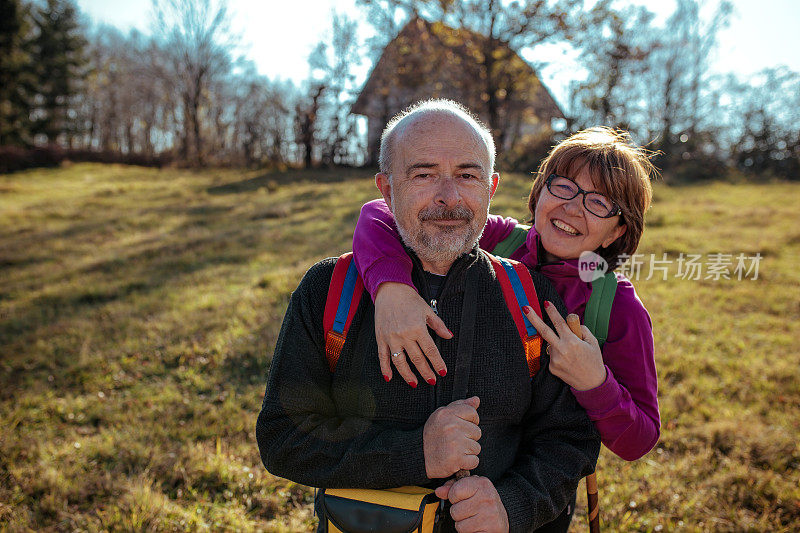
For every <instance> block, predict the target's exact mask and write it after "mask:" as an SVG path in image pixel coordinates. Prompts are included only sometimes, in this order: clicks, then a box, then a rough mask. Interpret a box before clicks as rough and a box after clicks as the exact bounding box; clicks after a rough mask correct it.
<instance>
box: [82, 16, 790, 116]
mask: <svg viewBox="0 0 800 533" xmlns="http://www.w3.org/2000/svg"><path fill="white" fill-rule="evenodd" d="M77 3H78V6H79V7H80V9H81V11H82V12H83V13H84V15H85V16H86V17H87V18H88V19H89V20H92V21H94V22H103V23H107V24H111V25H114V26H117V27H119V28H121V29H129V28H133V27H135V28H138V29H140V30H142V31H144V32H147V31H148V28H149V21H150V11H151V7H150V6H151V0H126V1H125V2H110V1H108V0H77ZM634 3H636V4H640V5H645V6H646V7H647V8H648V9H650V10H651V11H653V12H655V13H656V15H657V18H656V20H657V21H658V20H663V19H665V18H666V17H668V16H669V14H670V13H671V12H672V9H673V6H674V4H673V2H672V1H671V0H635V2H634ZM706 4H707V5H711V6H713V5H716V2H715V1H713V0H712V1H707V2H706ZM733 4H734V14H733V16H732V20H731V23H730V25H729V26H728V27H727V28H725V29H723V30H722V31H720V33H719V35H718V39H719V46H718V48H717V51H716V53H715V57H714V58H713V61H712V70H713V71H715V72H717V73H728V72H733V73H735V74H737V75H739V76H749V75H751V74H753V73H755V72H757V71H759V70H761V69H763V68H766V67H775V66H779V65H785V66H787V67H789V68H790V69H791V70H793V71H795V72H800V31H798V28H800V0H733ZM228 5H229V10H230V11H231V14H232V26H233V28H234V29H235V30H236V31H237V32H238V33H239V35H240V38H241V42H242V43H243V45H244V48H243V51H242V52H243V54H244V55H245V56H246V57H248V58H249V59H251V60H252V61H253V62H254V63H255V64H256V67H257V68H258V71H259V72H260V73H261V74H263V75H266V76H268V77H270V78H273V79H275V78H280V79H290V80H293V81H295V82H300V81H302V80H303V79H305V78H307V77H308V74H309V71H308V62H307V59H308V55H309V53H310V52H311V50H312V48H313V47H314V45H315V44H316V43H317V42H318V41H319V40H320V39H321V38H323V37H324V36H325V34H326V32H330V26H331V13H332V11H333V10H334V9H335V10H336V11H337V12H338V13H344V14H347V15H349V16H351V17H352V18H356V19H357V20H359V22H360V24H361V26H362V27H363V35H364V36H368V35H371V34H372V30H371V27H370V26H369V24H368V22H366V20H365V19H364V17H363V15H362V13H361V11H360V10H359V9H357V8H356V7H355V0H228ZM365 55H366V54H365ZM523 57H525V58H526V59H528V60H530V61H546V62H548V65H547V66H546V67H544V68H543V69H542V70H541V72H540V77H541V78H542V80H543V81H544V83H545V85H547V86H548V87H549V88H550V90H551V92H552V93H553V96H554V97H555V98H556V100H558V101H559V103H562V104H563V103H565V101H566V90H567V87H568V85H569V83H570V82H571V81H573V80H574V79H576V76H577V75H578V74H576V73H578V72H580V69H579V68H577V66H576V64H575V63H574V60H573V59H572V56H571V54H569V53H567V52H565V51H564V50H563V49H560V48H557V47H547V48H544V49H542V50H539V49H537V51H536V53H535V54H533V53H523ZM370 67H371V65H370V64H369V63H365V64H364V65H363V66H362V67H361V69H360V71H359V77H360V78H361V80H363V79H365V78H366V75H367V74H368V73H369V69H370Z"/></svg>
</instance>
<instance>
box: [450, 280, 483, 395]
mask: <svg viewBox="0 0 800 533" xmlns="http://www.w3.org/2000/svg"><path fill="white" fill-rule="evenodd" d="M478 270H479V269H478V267H477V266H476V265H473V266H472V267H471V268H470V269H469V270H468V271H467V278H466V283H465V284H464V301H463V303H462V306H461V324H459V326H458V354H457V355H456V365H455V373H454V374H453V398H452V400H451V401H454V400H463V399H464V398H466V396H467V386H468V384H469V374H470V368H471V366H472V353H473V351H474V350H473V345H474V340H475V317H476V316H477V314H478V280H477V274H478Z"/></svg>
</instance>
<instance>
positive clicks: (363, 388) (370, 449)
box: [256, 100, 599, 531]
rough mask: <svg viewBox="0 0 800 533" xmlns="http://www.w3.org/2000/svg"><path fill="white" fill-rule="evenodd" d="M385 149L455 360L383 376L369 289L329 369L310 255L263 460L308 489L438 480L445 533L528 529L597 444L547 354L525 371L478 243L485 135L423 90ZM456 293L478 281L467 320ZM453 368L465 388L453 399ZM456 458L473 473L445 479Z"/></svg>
mask: <svg viewBox="0 0 800 533" xmlns="http://www.w3.org/2000/svg"><path fill="white" fill-rule="evenodd" d="M381 161H382V166H381V172H379V173H378V174H377V175H376V176H375V182H376V184H377V186H378V188H379V189H380V191H381V193H382V194H383V196H384V198H385V199H386V202H387V204H388V205H389V206H390V207H391V209H392V211H393V213H394V216H395V218H396V221H397V226H398V230H399V231H400V234H401V236H402V238H403V241H404V244H405V245H406V247H407V251H408V254H409V256H410V257H411V259H412V261H413V264H414V272H413V279H414V282H415V285H416V287H417V288H418V290H419V291H420V293H421V294H422V295H423V296H424V297H426V298H427V299H428V300H431V301H432V303H434V304H435V306H436V307H437V312H438V313H439V315H440V316H441V317H442V318H443V319H444V320H445V322H446V323H447V324H450V325H451V327H452V328H453V333H454V338H453V339H450V340H443V339H440V340H439V342H440V346H439V349H440V353H441V355H442V357H443V358H444V360H445V362H446V364H447V367H448V368H450V369H451V372H450V373H449V374H447V375H445V376H442V377H440V378H439V379H438V380H435V381H434V380H431V381H430V382H429V384H428V385H424V384H423V385H421V386H420V387H418V388H410V387H407V386H405V383H402V382H400V380H394V381H392V382H388V383H386V382H384V380H382V379H381V378H380V369H379V366H378V364H379V363H378V356H377V346H376V341H375V333H374V331H375V328H374V314H373V313H374V307H373V305H372V302H371V300H370V299H369V297H368V296H367V295H366V293H365V294H364V296H362V298H361V301H360V302H359V304H358V310H357V312H356V314H355V316H354V318H353V321H352V325H351V326H350V330H349V333H348V335H347V340H346V342H345V344H344V347H343V349H342V352H341V356H340V358H339V360H338V363H337V365H336V368H335V370H334V371H333V372H331V370H330V369H329V366H328V363H327V361H326V357H325V340H324V338H323V337H324V335H323V328H322V321H323V310H324V307H325V302H326V295H327V291H328V287H329V283H330V280H331V276H332V271H333V267H334V263H335V260H333V259H328V260H325V261H322V262H320V263H317V264H316V265H314V266H313V267H312V268H311V269H310V270H309V271H308V272H307V273H306V275H305V277H304V278H303V280H302V281H301V283H300V286H299V287H298V288H297V290H296V291H295V292H294V293H293V294H292V298H291V301H290V303H289V308H288V310H287V312H286V316H285V318H284V322H283V327H282V329H281V333H280V336H279V338H278V343H277V346H276V349H275V354H274V357H273V360H272V367H271V370H270V377H269V383H268V386H267V393H266V396H265V398H264V404H263V407H262V410H261V413H260V415H259V417H258V422H257V426H256V435H257V438H258V444H259V449H260V451H261V457H262V460H263V462H264V465H265V466H266V467H267V469H268V470H269V471H270V472H272V473H273V474H275V475H278V476H282V477H285V478H288V479H291V480H294V481H296V482H299V483H304V484H307V485H312V486H316V487H351V488H389V487H397V486H403V485H421V486H427V487H431V488H437V491H436V493H437V495H439V497H441V498H444V499H447V500H449V501H450V503H451V504H452V506H451V507H450V513H449V514H450V516H445V517H444V520H445V523H444V524H443V525H444V529H443V530H444V531H448V530H450V531H452V530H453V528H454V527H455V528H456V529H457V530H458V531H509V530H511V531H531V530H534V529H536V528H537V527H539V526H541V525H543V524H546V523H547V522H550V521H551V520H553V518H555V517H556V516H557V515H558V514H559V513H560V512H561V511H562V509H564V508H565V507H566V506H567V503H568V501H569V499H570V498H571V497H572V495H573V494H574V493H575V489H576V486H577V483H578V481H579V479H580V478H581V477H582V476H584V475H586V474H588V473H589V472H591V471H592V469H593V468H594V464H595V461H596V459H597V454H598V451H599V440H598V437H597V435H596V432H595V431H594V428H593V426H592V425H591V422H590V421H589V420H588V418H587V417H586V414H585V413H584V412H583V411H582V410H581V409H580V408H579V406H578V405H577V404H576V402H575V400H574V398H573V396H572V395H571V394H570V393H569V391H568V389H567V387H566V386H565V385H564V383H563V382H561V381H559V380H558V379H556V378H555V377H554V376H553V375H552V374H550V372H549V371H548V370H547V361H546V355H544V354H543V355H542V360H543V364H542V369H541V370H540V371H539V372H538V374H536V376H535V377H534V378H533V379H531V378H530V376H529V373H528V367H527V364H526V355H525V351H524V348H523V345H522V341H521V340H520V337H519V335H518V334H517V331H516V329H515V325H514V322H513V320H512V317H511V314H510V313H509V310H508V306H507V304H506V301H505V300H504V298H503V295H502V292H501V288H500V284H499V283H498V281H497V279H496V278H495V275H494V270H493V268H492V265H491V263H490V261H489V260H488V258H487V257H486V255H485V254H484V252H482V251H480V250H478V248H477V244H476V243H477V241H478V238H479V236H480V234H481V231H482V229H483V226H484V224H485V222H486V217H487V214H488V207H489V201H490V199H491V197H492V196H493V194H494V192H495V189H496V188H497V184H498V180H499V176H498V174H497V173H495V172H493V165H494V143H493V141H492V138H491V134H490V133H489V132H488V131H487V130H486V128H485V127H483V126H482V125H481V124H479V123H478V122H477V121H476V120H475V119H473V118H472V117H471V116H470V114H469V113H468V112H467V111H466V110H465V109H464V108H462V107H461V106H459V105H458V104H455V103H454V102H449V101H443V100H439V101H429V102H425V103H423V104H421V105H417V106H415V107H412V108H410V109H409V110H407V111H405V112H404V113H403V114H401V115H399V116H398V117H395V118H394V119H393V120H392V121H391V122H390V123H389V125H388V126H387V127H386V130H385V131H384V134H383V137H382V140H381ZM532 277H533V279H534V284H535V286H536V289H537V293H538V296H539V298H540V301H541V303H542V305H544V301H545V300H549V301H551V302H554V303H555V304H556V305H557V306H558V308H559V310H560V311H561V313H562V314H566V313H565V310H564V308H563V304H562V303H561V300H560V298H559V297H558V295H557V294H556V293H555V291H554V290H553V288H552V286H551V285H550V284H549V282H547V280H546V279H545V278H543V277H542V276H540V275H538V274H536V273H532ZM468 285H469V288H468V287H467V286H468ZM465 293H470V294H474V293H476V295H475V296H473V297H474V298H475V302H476V304H475V305H474V306H473V308H474V309H475V310H476V312H477V320H475V321H474V325H473V326H472V327H467V326H464V324H462V317H463V314H464V313H465V309H468V308H469V305H467V306H464V304H463V301H464V299H465ZM466 312H467V313H468V312H469V311H466ZM462 337H464V338H466V339H468V340H469V341H470V342H468V343H461V342H460V339H461V338H462ZM470 343H471V344H472V350H471V354H470V357H471V359H470V362H469V364H468V367H467V368H463V366H464V365H463V364H462V367H461V368H459V366H458V365H457V363H456V360H457V358H458V356H459V353H458V352H459V346H461V347H462V349H463V347H464V346H468V345H469V344H470ZM462 360H463V359H462ZM459 374H462V377H463V378H464V379H467V390H468V396H470V397H469V398H466V399H463V398H453V384H454V380H456V379H458V378H459ZM459 470H471V471H472V474H473V475H471V476H468V477H465V478H463V479H459V480H457V481H453V476H454V474H455V473H456V472H458V471H459Z"/></svg>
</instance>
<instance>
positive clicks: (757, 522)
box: [0, 164, 800, 531]
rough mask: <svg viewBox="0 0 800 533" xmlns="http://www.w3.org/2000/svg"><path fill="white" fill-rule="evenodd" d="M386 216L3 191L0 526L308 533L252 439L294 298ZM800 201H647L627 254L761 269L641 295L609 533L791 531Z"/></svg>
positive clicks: (14, 185) (797, 431) (314, 175)
mask: <svg viewBox="0 0 800 533" xmlns="http://www.w3.org/2000/svg"><path fill="white" fill-rule="evenodd" d="M529 186H530V177H529V176H524V175H506V176H503V181H502V183H501V187H500V189H499V191H498V194H497V197H496V198H495V201H494V204H493V212H498V213H503V214H506V215H509V216H514V217H516V218H518V219H520V220H524V219H526V218H527V216H528V215H527V208H526V198H527V193H528V189H529ZM376 196H377V191H376V190H375V188H374V185H373V183H372V176H371V175H369V172H367V171H362V170H334V171H325V170H318V171H309V172H295V173H286V174H267V175H261V174H259V173H257V172H241V171H233V170H208V171H203V172H190V171H184V170H153V169H142V168H136V167H123V166H118V165H107V166H102V165H88V164H81V165H72V166H68V167H65V168H62V169H55V170H35V171H29V172H22V173H17V174H13V175H5V176H0V226H2V227H3V228H4V229H5V231H4V232H3V234H2V236H0V268H2V272H3V275H2V277H0V348H2V358H0V369H2V372H0V423H2V425H3V427H4V429H5V431H3V432H2V433H0V529H10V530H25V529H55V530H64V529H66V530H141V531H162V530H197V529H212V530H237V531H238V530H241V531H256V530H263V531H311V530H312V529H313V524H314V518H313V515H312V505H311V504H312V499H313V492H312V490H311V489H309V488H307V487H303V486H300V485H296V484H294V483H292V482H289V481H286V480H282V479H279V478H275V477H273V476H271V475H270V474H268V473H267V472H266V471H265V470H264V468H263V467H262V466H261V463H260V458H259V455H258V450H257V448H256V443H255V437H254V432H253V428H254V424H255V418H256V416H257V413H258V410H259V408H260V404H261V398H262V395H263V392H264V384H265V381H266V376H267V372H268V369H269V363H270V360H271V357H272V350H273V348H274V344H275V340H276V338H277V334H278V330H279V327H280V322H281V319H282V316H283V313H284V311H285V309H286V305H287V303H288V297H289V294H290V292H291V291H292V290H293V289H294V287H295V286H296V285H297V283H298V281H299V280H300V278H301V277H302V275H303V273H304V272H305V270H306V269H307V268H308V267H309V266H311V265H312V264H313V263H314V262H316V261H317V260H319V259H321V258H323V257H327V256H333V255H339V254H340V253H342V252H344V251H346V250H347V249H349V247H350V242H351V239H352V231H353V226H354V224H355V220H356V218H357V216H358V212H359V209H360V206H361V204H362V203H363V202H364V201H366V200H369V199H371V198H374V197H376ZM798 197H800V186H799V185H797V184H769V185H753V184H740V185H731V184H724V183H712V184H708V185H703V186H690V187H682V188H681V187H666V186H664V185H663V184H657V185H656V200H655V203H654V206H653V208H652V209H651V211H650V212H649V213H648V224H649V226H648V229H647V231H646V232H645V237H644V239H643V241H642V243H641V246H640V250H639V252H640V253H642V254H645V256H647V257H649V254H655V256H656V257H657V258H660V257H661V256H662V254H664V253H666V254H667V255H668V257H669V258H670V259H672V260H675V259H676V258H677V257H678V255H679V254H680V253H684V254H689V253H692V254H703V255H704V256H707V254H711V253H717V252H719V253H729V254H734V255H735V254H739V253H746V254H755V253H756V252H758V253H761V255H762V256H763V260H762V261H761V264H760V268H759V279H758V280H755V281H753V280H742V281H738V280H736V279H731V280H724V279H723V280H719V281H714V280H705V279H702V280H698V281H693V280H685V279H680V278H677V277H676V276H675V268H676V267H675V265H674V264H673V265H672V267H671V268H672V270H671V272H670V275H669V276H668V278H667V279H666V280H662V279H661V278H660V277H659V276H658V275H655V276H653V278H652V279H650V280H646V279H644V278H645V277H647V276H646V274H647V272H646V271H645V272H643V276H642V277H641V279H640V280H639V281H637V282H636V286H637V290H638V292H639V295H640V297H641V298H642V300H643V301H644V303H645V305H646V306H647V308H648V309H649V311H650V314H651V316H652V319H653V325H654V330H655V334H656V351H657V362H658V368H659V376H660V395H659V400H660V404H661V411H662V419H663V428H662V438H661V441H660V442H659V443H658V445H657V446H656V449H654V450H653V451H652V452H650V453H649V454H648V455H647V456H646V457H645V458H643V459H642V460H640V461H637V462H634V463H626V462H624V461H622V460H619V459H617V458H616V457H613V456H612V454H611V453H609V452H608V451H604V452H603V453H602V454H601V459H600V466H599V483H600V501H601V510H602V519H603V523H604V527H605V528H606V529H607V530H609V531H662V530H663V531H673V530H679V531H709V530H713V531H743V530H745V531H746V530H752V531H794V530H797V529H798V528H800V475H799V474H798V471H799V470H800V451H798V446H797V442H798V441H799V440H800V372H798V368H800V341H799V340H798V339H800V325H799V324H800V299H798V294H800V274H798V271H797V269H798V267H797V259H798V258H800V229H798V228H797V224H796V221H797V216H796V206H795V203H796V202H795V200H796V199H797V198H798ZM581 496H582V495H581ZM579 501H581V499H579ZM578 513H579V515H580V514H581V513H584V510H583V508H580V509H579V510H578ZM584 516H585V515H584ZM584 528H585V524H584V523H583V522H582V518H579V519H576V520H575V522H574V524H573V531H582V530H584Z"/></svg>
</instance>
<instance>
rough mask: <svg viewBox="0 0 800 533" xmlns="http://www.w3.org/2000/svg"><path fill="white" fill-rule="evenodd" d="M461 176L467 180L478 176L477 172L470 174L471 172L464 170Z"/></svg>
mask: <svg viewBox="0 0 800 533" xmlns="http://www.w3.org/2000/svg"><path fill="white" fill-rule="evenodd" d="M461 178H462V179H465V180H474V179H477V178H478V176H476V175H475V174H470V173H469V172H464V173H463V174H461Z"/></svg>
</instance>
